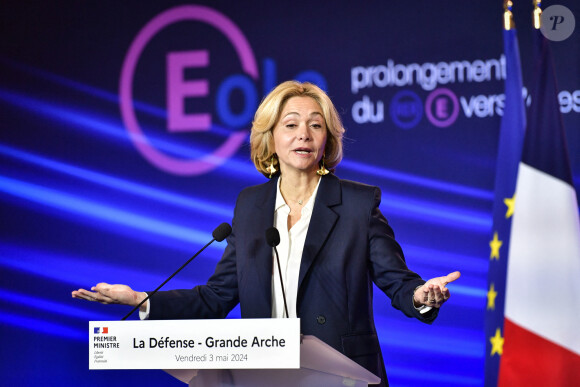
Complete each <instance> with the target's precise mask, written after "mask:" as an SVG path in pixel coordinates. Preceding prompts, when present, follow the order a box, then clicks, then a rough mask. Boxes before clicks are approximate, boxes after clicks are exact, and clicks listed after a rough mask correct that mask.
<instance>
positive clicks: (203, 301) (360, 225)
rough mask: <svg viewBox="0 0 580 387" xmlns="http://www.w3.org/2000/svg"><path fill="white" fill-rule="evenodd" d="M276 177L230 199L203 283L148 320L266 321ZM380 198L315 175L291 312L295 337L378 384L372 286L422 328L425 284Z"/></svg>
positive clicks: (368, 189)
mask: <svg viewBox="0 0 580 387" xmlns="http://www.w3.org/2000/svg"><path fill="white" fill-rule="evenodd" d="M277 181H278V178H272V179H271V180H270V181H268V182H267V183H265V184H261V185H257V186H253V187H248V188H246V189H244V190H243V191H242V192H241V193H240V195H239V196H238V200H237V203H236V207H235V210H234V219H233V222H232V229H233V231H232V234H231V235H230V236H229V237H228V238H227V247H226V249H225V252H224V254H223V257H222V258H221V260H220V261H219V263H218V264H217V266H216V270H215V273H214V274H213V275H212V276H211V278H210V279H209V280H208V282H207V284H206V285H201V286H196V287H195V288H194V289H187V290H171V291H165V292H159V293H157V294H155V295H154V296H153V297H152V298H151V300H150V302H151V314H150V318H151V319H184V318H223V317H226V315H227V314H228V313H229V312H230V310H232V309H233V308H234V307H235V306H236V305H237V304H238V303H239V304H240V309H241V314H242V318H269V317H271V313H272V291H271V283H272V272H273V259H272V248H271V247H269V246H268V245H267V243H266V239H265V231H266V230H267V229H268V228H270V227H272V225H273V224H274V205H275V200H276V184H277ZM380 200H381V192H380V189H379V188H378V187H372V186H368V185H364V184H360V183H356V182H352V181H348V180H340V179H339V178H337V177H336V176H334V175H332V174H329V175H326V176H323V177H322V181H321V182H320V186H319V188H318V193H317V196H316V202H315V204H314V209H313V213H312V218H311V221H310V226H309V228H308V233H307V236H306V241H305V244H304V250H303V254H302V262H301V266H300V274H299V283H298V298H297V313H298V317H300V319H301V320H300V324H301V331H302V333H303V334H306V335H314V336H316V337H318V338H319V339H321V340H322V341H324V342H326V343H327V344H329V345H330V346H332V347H334V348H335V349H336V350H338V351H340V352H342V353H343V354H345V355H346V356H348V357H349V358H351V359H352V360H354V361H356V362H357V363H359V364H360V365H362V366H363V367H365V368H367V369H368V370H369V371H371V372H373V373H374V374H375V375H377V376H379V377H380V378H381V379H382V383H381V385H387V382H386V380H387V379H386V373H385V368H384V364H383V359H382V354H381V349H380V346H379V340H378V337H377V333H376V329H375V324H374V317H373V303H372V298H373V283H375V284H376V285H377V286H378V288H380V289H381V290H382V291H383V292H385V293H386V294H387V296H388V297H389V298H390V299H391V304H392V305H393V306H394V307H395V308H397V309H400V310H401V311H402V312H403V313H405V314H406V315H407V316H409V317H416V318H418V319H419V320H421V321H423V322H427V323H430V322H432V321H433V320H434V319H435V317H436V316H437V312H438V310H436V309H433V310H432V311H431V312H428V313H426V314H424V315H422V314H420V313H419V312H418V311H417V310H416V309H415V308H414V307H413V301H412V297H413V292H414V290H415V288H416V287H417V286H420V285H422V284H424V283H425V281H424V280H422V279H421V277H419V275H417V274H416V273H414V272H412V271H411V270H409V269H408V268H407V265H406V263H405V258H404V256H403V252H402V250H401V247H400V246H399V244H398V243H397V242H396V241H395V239H394V235H393V231H392V229H391V227H390V226H389V225H388V223H387V220H386V219H385V217H384V216H383V215H382V214H381V212H380V210H379V204H380Z"/></svg>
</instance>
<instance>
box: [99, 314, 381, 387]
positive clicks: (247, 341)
mask: <svg viewBox="0 0 580 387" xmlns="http://www.w3.org/2000/svg"><path fill="white" fill-rule="evenodd" d="M89 340H90V345H89V369H101V370H106V369H163V370H164V371H165V372H167V373H169V374H170V375H172V376H173V377H175V378H177V379H178V380H180V381H182V382H183V383H185V384H188V385H189V386H190V387H213V386H215V387H226V386H228V387H229V386H240V387H261V386H263V387H270V386H280V387H295V386H304V387H310V386H316V387H326V386H328V387H334V386H337V387H338V386H342V387H344V386H351V387H363V386H367V385H369V384H378V383H380V378H379V377H377V376H376V375H374V374H372V373H371V372H369V371H368V370H367V369H365V368H363V367H361V366H360V365H358V364H357V363H355V362H353V361H352V360H350V359H349V358H348V357H346V356H344V355H343V354H342V353H340V352H338V351H336V350H335V349H334V348H332V347H330V346H329V345H327V344H326V343H324V342H322V341H321V340H319V339H318V338H316V337H314V336H308V335H301V334H300V320H299V319H239V320H158V321H150V320H148V321H91V322H90V324H89Z"/></svg>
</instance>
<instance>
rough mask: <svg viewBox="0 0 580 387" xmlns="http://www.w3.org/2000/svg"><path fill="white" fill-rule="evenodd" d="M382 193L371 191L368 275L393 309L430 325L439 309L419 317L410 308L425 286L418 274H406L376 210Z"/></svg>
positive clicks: (402, 258)
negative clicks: (372, 193) (418, 291)
mask: <svg viewBox="0 0 580 387" xmlns="http://www.w3.org/2000/svg"><path fill="white" fill-rule="evenodd" d="M380 203H381V190H380V189H379V188H378V187H374V197H373V200H372V204H371V207H370V209H369V221H368V224H369V226H368V238H369V249H370V251H369V257H370V272H371V276H372V279H373V281H374V283H375V284H376V285H377V286H378V287H379V288H380V289H381V290H382V291H383V292H385V294H386V295H387V296H388V297H389V298H390V299H391V304H392V305H393V307H395V308H397V309H399V310H401V311H402V312H403V313H404V314H405V315H407V316H409V317H415V318H417V319H419V320H421V321H423V322H426V323H431V322H432V321H433V320H434V319H435V318H436V317H437V314H438V309H436V308H433V309H432V310H431V311H429V312H427V313H424V314H421V313H420V312H419V311H418V310H417V309H416V308H415V307H414V305H413V294H414V292H415V289H416V288H417V287H418V286H421V285H423V284H424V283H425V280H423V279H422V278H421V277H420V276H419V275H418V274H417V273H415V272H413V271H411V270H409V268H408V267H407V264H406V262H405V256H404V254H403V251H402V249H401V246H400V245H399V243H398V242H397V241H396V240H395V235H394V232H393V230H392V228H391V226H389V224H388V222H387V219H386V218H385V217H384V216H383V214H382V213H381V211H380V209H379V205H380Z"/></svg>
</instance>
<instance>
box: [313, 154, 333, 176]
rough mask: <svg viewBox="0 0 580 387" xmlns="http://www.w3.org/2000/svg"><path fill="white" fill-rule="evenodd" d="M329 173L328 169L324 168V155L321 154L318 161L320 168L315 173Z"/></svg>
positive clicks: (321, 174)
mask: <svg viewBox="0 0 580 387" xmlns="http://www.w3.org/2000/svg"><path fill="white" fill-rule="evenodd" d="M329 173H330V171H329V170H328V169H326V168H324V155H322V162H321V163H320V168H319V169H318V171H316V174H317V175H320V176H324V175H328V174H329Z"/></svg>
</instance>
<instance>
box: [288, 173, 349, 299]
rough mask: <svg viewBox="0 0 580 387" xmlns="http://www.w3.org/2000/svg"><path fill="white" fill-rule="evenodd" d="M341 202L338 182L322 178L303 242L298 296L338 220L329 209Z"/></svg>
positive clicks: (327, 176) (333, 178)
mask: <svg viewBox="0 0 580 387" xmlns="http://www.w3.org/2000/svg"><path fill="white" fill-rule="evenodd" d="M341 201H342V198H341V189H340V180H339V179H338V178H337V177H336V176H334V175H332V174H330V175H326V176H323V177H322V181H321V182H320V187H318V193H317V194H316V202H315V203H314V209H313V211H312V218H311V219H310V225H309V226H308V233H307V234H306V241H305V242H304V250H303V252H302V261H301V263H300V275H299V277H298V294H300V287H301V286H302V282H303V281H304V278H305V277H306V275H307V274H308V271H309V270H310V267H311V266H312V264H313V263H314V261H315V260H316V257H317V256H318V253H319V252H320V249H321V248H322V245H323V244H324V242H325V241H326V239H327V238H328V235H329V234H330V232H331V230H332V228H333V227H334V225H335V223H336V221H337V220H338V218H339V215H338V214H337V213H336V212H335V211H334V210H333V209H332V208H331V207H333V206H336V205H338V204H341Z"/></svg>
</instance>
